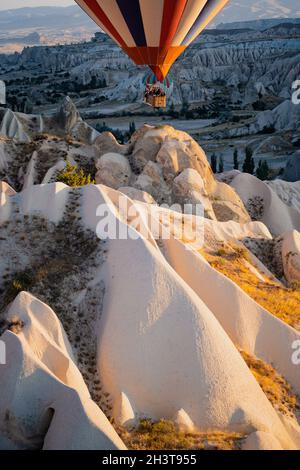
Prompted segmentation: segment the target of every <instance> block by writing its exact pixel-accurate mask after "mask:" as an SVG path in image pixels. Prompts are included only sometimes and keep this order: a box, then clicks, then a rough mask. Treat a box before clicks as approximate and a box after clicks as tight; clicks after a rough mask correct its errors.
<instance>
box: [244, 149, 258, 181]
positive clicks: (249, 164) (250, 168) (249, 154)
mask: <svg viewBox="0 0 300 470" xmlns="http://www.w3.org/2000/svg"><path fill="white" fill-rule="evenodd" d="M245 154H246V156H245V160H244V163H243V172H244V173H250V175H253V173H254V170H255V163H254V159H253V151H252V149H251V147H246V150H245Z"/></svg>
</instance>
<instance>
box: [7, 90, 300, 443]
mask: <svg viewBox="0 0 300 470" xmlns="http://www.w3.org/2000/svg"><path fill="white" fill-rule="evenodd" d="M0 134H1V137H0V179H1V185H0V253H1V263H0V270H1V276H0V279H1V281H0V335H1V343H0V344H1V346H2V350H3V344H5V347H6V364H1V365H0V387H1V396H0V448H2V449H41V448H43V449H81V448H89V449H113V448H118V449H122V448H125V447H126V446H127V447H128V448H136V447H138V448H157V447H155V446H160V445H161V446H166V448H168V449H170V448H182V446H183V447H184V448H189V447H190V448H205V449H211V448H217V449H220V448H221V449H222V448H231V449H233V448H239V449H299V448H300V427H299V394H300V374H299V367H300V365H299V351H298V350H297V345H298V344H299V343H298V342H299V340H300V307H299V306H300V291H299V282H300V234H299V231H300V186H299V182H295V183H289V182H286V181H283V180H276V181H273V182H263V181H260V180H258V179H257V178H256V177H254V176H251V175H248V174H245V173H240V172H238V171H235V172H225V173H223V174H219V175H218V178H215V176H214V175H213V173H212V171H211V168H210V165H209V162H208V160H207V158H206V155H205V152H204V151H203V149H202V148H201V147H200V146H199V145H198V143H197V142H196V141H195V140H194V139H193V138H192V137H191V136H190V135H188V134H187V133H185V132H183V131H180V130H176V129H175V128H173V127H171V126H168V125H161V126H156V127H154V126H149V125H144V126H143V127H141V128H140V129H139V130H137V131H136V132H135V133H134V134H133V135H132V137H131V139H130V140H129V141H128V142H127V143H125V144H124V145H121V144H120V143H118V142H117V140H116V139H115V138H114V136H113V135H112V134H111V133H109V132H102V133H99V132H96V131H95V129H93V128H92V127H90V126H89V125H88V124H87V123H86V122H85V121H83V120H82V119H81V117H80V115H79V113H78V111H77V109H76V107H75V105H74V104H73V102H72V101H71V100H70V98H66V99H65V100H64V101H63V102H62V104H61V106H60V107H59V108H58V109H56V110H55V111H54V112H53V113H52V115H51V116H49V115H27V114H22V113H17V112H14V111H12V110H9V109H2V111H1V116H0ZM70 165H77V167H78V169H81V170H82V172H83V174H85V175H87V174H90V175H91V178H92V179H95V183H96V184H90V185H84V186H80V187H76V185H75V186H74V185H73V186H72V187H69V186H67V185H65V184H63V183H62V182H61V181H62V175H66V173H67V172H68V171H69V169H70ZM121 195H123V197H124V196H125V198H126V202H127V205H128V208H129V209H130V210H129V211H128V212H125V211H124V206H123V205H122V203H121V200H120V196H121ZM161 203H165V204H166V203H167V204H168V205H170V204H177V206H176V207H175V206H173V208H170V209H166V208H162V207H161V206H160V205H159V204H161ZM187 203H189V204H191V205H192V207H195V204H201V205H202V206H203V216H200V215H195V213H193V211H192V212H191V213H189V214H182V213H180V211H179V208H180V207H183V205H184V204H187ZM101 204H106V206H105V207H106V209H107V211H108V214H109V215H110V220H111V221H113V222H114V223H115V226H116V233H119V232H120V233H123V234H124V230H125V231H127V233H128V237H127V238H126V239H124V237H123V238H122V239H119V238H118V237H117V238H116V239H114V237H111V238H110V239H107V238H106V237H105V231H103V227H102V229H101V225H100V226H99V222H100V220H101V219H100V216H99V212H97V208H98V207H99V205H101ZM97 214H98V215H97ZM135 215H138V216H139V217H140V223H138V224H137V223H136V218H135ZM150 215H151V219H150ZM153 220H155V221H156V228H158V230H154V229H153V224H152V223H150V222H152V221H153ZM182 229H183V230H182ZM166 230H167V234H168V236H165V233H166ZM159 430H160V431H159ZM162 430H163V432H164V436H165V437H164V440H163V441H160V440H159V437H157V436H159V435H160V436H161V435H162V434H161V432H162ZM146 431H147V432H146ZM155 432H156V433H158V434H155ZM159 432H160V434H159ZM140 436H142V437H140ZM151 436H152V438H151ZM154 436H156V437H154ZM146 439H148V440H146ZM166 439H167V440H166ZM176 446H179V447H176ZM180 446H181V447H180Z"/></svg>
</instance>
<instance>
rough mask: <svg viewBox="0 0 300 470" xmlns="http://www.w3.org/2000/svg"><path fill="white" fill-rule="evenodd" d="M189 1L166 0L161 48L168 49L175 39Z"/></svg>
mask: <svg viewBox="0 0 300 470" xmlns="http://www.w3.org/2000/svg"><path fill="white" fill-rule="evenodd" d="M187 2H188V0H165V3H164V12H163V19H162V25H161V35H160V47H162V48H164V49H166V48H168V47H169V46H170V45H171V44H172V41H173V39H174V36H175V34H176V31H177V28H178V26H179V23H180V20H181V18H182V15H183V12H184V10H185V7H186V4H187Z"/></svg>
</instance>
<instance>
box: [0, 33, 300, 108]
mask: <svg viewBox="0 0 300 470" xmlns="http://www.w3.org/2000/svg"><path fill="white" fill-rule="evenodd" d="M294 28H295V29H294V30H291V29H290V28H289V27H288V25H282V27H281V29H276V30H273V29H272V28H271V29H268V30H266V31H254V30H250V31H242V32H238V30H237V31H236V30H235V31H230V30H229V31H219V30H216V31H215V32H214V31H208V32H206V33H204V34H203V35H202V36H200V38H199V39H198V40H197V41H196V42H195V43H194V44H193V45H192V46H191V47H190V48H189V49H188V50H187V51H186V52H185V54H184V55H183V56H182V57H181V58H180V59H179V60H178V61H177V63H176V64H175V66H174V67H173V69H172V72H171V77H172V78H174V89H173V90H172V100H173V102H174V103H180V102H181V101H182V100H183V99H184V100H188V101H190V102H197V101H203V100H206V101H208V102H209V101H211V100H212V98H213V96H214V95H215V94H216V93H218V92H219V91H220V89H222V87H223V91H224V93H225V90H226V95H227V96H226V99H229V100H230V101H232V102H237V101H239V100H241V101H242V102H245V103H248V102H254V101H256V100H257V99H258V94H259V93H263V94H270V95H274V96H276V97H283V98H287V97H289V96H290V95H291V84H292V82H293V81H294V80H295V79H296V78H297V77H298V76H299V67H300V65H299V62H300V61H299V50H300V38H299V36H300V34H299V28H297V25H295V27H294ZM1 66H2V68H3V71H4V70H5V69H8V68H11V67H12V66H13V67H14V68H16V69H18V68H19V67H22V68H25V70H27V72H25V71H24V76H26V75H28V73H29V74H30V72H33V71H34V70H37V71H40V73H43V74H52V75H53V76H54V77H52V79H53V78H54V81H56V80H57V85H58V86H59V83H60V82H61V81H62V78H64V77H63V75H61V73H62V72H64V73H66V72H68V73H69V74H70V77H71V79H72V81H74V82H75V83H77V84H81V85H89V84H91V82H92V80H95V78H97V79H98V80H105V81H106V84H107V87H108V88H109V89H105V87H103V89H101V95H103V96H104V97H106V98H108V99H117V100H119V101H122V100H125V101H128V100H130V101H135V100H139V99H140V98H141V96H142V91H143V83H142V81H143V78H144V76H145V73H146V71H145V69H138V68H136V67H135V66H133V64H132V62H131V61H130V60H129V59H128V58H127V57H126V56H125V55H124V54H123V53H122V52H121V51H120V50H119V48H118V47H117V46H115V45H114V44H112V43H111V42H110V41H107V40H106V38H105V37H103V38H101V37H100V39H99V40H98V41H97V42H90V43H85V44H77V45H69V46H59V47H58V46H56V47H51V48H48V47H43V48H40V47H34V48H26V49H25V50H24V51H23V52H22V53H21V54H19V55H14V56H1ZM55 75H57V77H56V78H55ZM8 77H9V75H8ZM64 81H67V82H68V80H64ZM52 84H53V85H54V83H52ZM228 93H229V97H228Z"/></svg>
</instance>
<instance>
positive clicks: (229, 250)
mask: <svg viewBox="0 0 300 470" xmlns="http://www.w3.org/2000/svg"><path fill="white" fill-rule="evenodd" d="M201 254H202V255H203V256H204V257H205V258H206V259H207V261H208V262H209V263H210V265H211V266H212V267H213V268H215V269H216V270H217V271H219V272H221V273H222V274H224V275H225V276H226V277H228V278H229V279H231V280H232V281H234V282H235V283H236V284H237V285H238V286H240V287H241V288H242V289H243V290H244V291H245V292H246V293H247V294H248V295H249V296H250V297H251V298H252V299H254V300H255V301H256V302H257V303H258V304H260V305H261V306H262V307H264V308H265V309H266V310H268V311H269V312H270V313H272V314H273V315H275V316H276V317H278V318H280V319H281V320H283V321H284V322H286V323H287V324H288V325H291V326H293V327H294V328H296V329H300V289H299V286H298V285H296V286H292V287H291V288H285V287H283V286H280V285H278V284H276V283H275V282H274V281H272V280H271V279H269V278H267V277H266V276H264V275H263V276H264V278H265V281H264V282H263V281H262V280H260V279H259V278H258V277H257V276H256V275H255V273H252V272H251V271H250V270H249V268H248V267H247V264H246V263H245V261H248V262H249V259H248V253H247V250H244V249H243V248H240V247H235V246H233V245H227V246H226V247H224V246H222V247H221V248H219V249H217V250H216V251H207V250H203V251H201Z"/></svg>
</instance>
